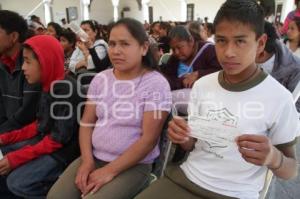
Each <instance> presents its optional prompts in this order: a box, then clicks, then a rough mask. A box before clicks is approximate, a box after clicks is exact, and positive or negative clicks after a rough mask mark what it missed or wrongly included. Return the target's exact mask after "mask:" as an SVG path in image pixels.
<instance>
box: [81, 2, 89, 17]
mask: <svg viewBox="0 0 300 199" xmlns="http://www.w3.org/2000/svg"><path fill="white" fill-rule="evenodd" d="M90 3H91V1H90V0H81V18H82V19H83V20H89V19H90V11H89V5H90Z"/></svg>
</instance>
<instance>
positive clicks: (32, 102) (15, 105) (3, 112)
mask: <svg viewBox="0 0 300 199" xmlns="http://www.w3.org/2000/svg"><path fill="white" fill-rule="evenodd" d="M22 64H23V57H22V53H20V55H19V57H18V58H17V62H16V67H15V70H14V71H13V72H12V74H11V73H10V72H8V70H7V67H6V66H5V65H4V64H3V63H1V61H0V133H4V132H8V131H11V130H15V129H20V128H22V127H23V126H25V125H27V124H29V123H31V122H33V121H34V120H35V119H36V110H37V104H38V101H39V98H40V91H41V86H40V85H37V84H35V85H29V84H28V82H27V80H26V79H25V76H24V74H23V71H22Z"/></svg>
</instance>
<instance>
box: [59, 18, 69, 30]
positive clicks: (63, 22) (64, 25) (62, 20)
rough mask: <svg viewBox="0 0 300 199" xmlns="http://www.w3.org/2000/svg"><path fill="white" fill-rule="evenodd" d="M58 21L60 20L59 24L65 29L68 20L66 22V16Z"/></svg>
mask: <svg viewBox="0 0 300 199" xmlns="http://www.w3.org/2000/svg"><path fill="white" fill-rule="evenodd" d="M60 21H61V26H62V27H63V28H65V29H67V28H68V22H67V20H66V18H62V19H61V20H60Z"/></svg>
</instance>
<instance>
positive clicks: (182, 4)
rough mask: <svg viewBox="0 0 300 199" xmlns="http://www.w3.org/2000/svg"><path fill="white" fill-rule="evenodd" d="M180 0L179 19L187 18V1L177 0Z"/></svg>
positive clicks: (184, 19)
mask: <svg viewBox="0 0 300 199" xmlns="http://www.w3.org/2000/svg"><path fill="white" fill-rule="evenodd" d="M178 1H179V2H180V21H183V22H184V21H186V20H187V3H186V0H178Z"/></svg>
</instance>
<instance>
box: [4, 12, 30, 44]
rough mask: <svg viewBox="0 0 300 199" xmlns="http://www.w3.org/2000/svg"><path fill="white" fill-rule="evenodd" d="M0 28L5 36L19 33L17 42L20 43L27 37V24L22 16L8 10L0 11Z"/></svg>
mask: <svg viewBox="0 0 300 199" xmlns="http://www.w3.org/2000/svg"><path fill="white" fill-rule="evenodd" d="M0 27H1V28H2V29H3V30H5V32H6V33H7V34H10V33H12V32H17V33H19V42H20V43H22V42H24V41H25V39H26V37H27V30H28V27H27V23H26V21H25V20H24V18H23V17H22V16H20V15H19V14H18V13H16V12H12V11H10V10H0Z"/></svg>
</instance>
